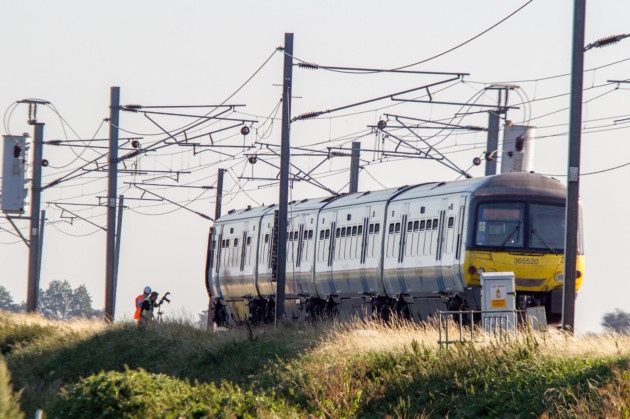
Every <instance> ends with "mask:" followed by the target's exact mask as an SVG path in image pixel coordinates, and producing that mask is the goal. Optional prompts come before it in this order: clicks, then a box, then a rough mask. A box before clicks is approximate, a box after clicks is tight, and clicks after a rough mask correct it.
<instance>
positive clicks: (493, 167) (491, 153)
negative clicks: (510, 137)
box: [486, 93, 500, 176]
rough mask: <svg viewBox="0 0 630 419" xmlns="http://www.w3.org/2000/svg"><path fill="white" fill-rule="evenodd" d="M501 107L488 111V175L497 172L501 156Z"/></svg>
mask: <svg viewBox="0 0 630 419" xmlns="http://www.w3.org/2000/svg"><path fill="white" fill-rule="evenodd" d="M499 94H500V93H499ZM499 106H500V104H499ZM499 109H500V108H499ZM499 109H498V110H496V111H490V112H488V140H487V145H486V150H487V151H486V176H492V175H496V174H497V158H498V156H499V120H500V116H499V112H500V111H499Z"/></svg>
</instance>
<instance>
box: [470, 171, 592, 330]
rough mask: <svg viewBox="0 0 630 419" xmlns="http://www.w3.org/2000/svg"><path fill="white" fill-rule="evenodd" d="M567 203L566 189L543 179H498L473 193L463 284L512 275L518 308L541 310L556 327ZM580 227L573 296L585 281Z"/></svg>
mask: <svg viewBox="0 0 630 419" xmlns="http://www.w3.org/2000/svg"><path fill="white" fill-rule="evenodd" d="M565 200H566V189H565V188H564V186H563V185H562V184H560V183H559V182H558V181H556V180H553V179H549V178H546V177H543V176H522V175H521V176H518V177H516V176H509V177H500V176H497V177H494V178H492V179H491V180H490V181H489V182H487V183H486V184H484V185H483V186H480V187H479V188H477V189H476V190H474V191H473V193H472V195H471V203H470V207H469V220H470V223H469V228H468V231H467V236H466V250H465V257H464V263H463V265H462V269H463V270H464V277H465V280H466V283H467V284H468V285H469V286H470V287H479V285H480V278H481V273H482V272H514V275H515V282H516V292H517V305H518V307H519V308H520V309H525V308H527V307H532V306H544V307H545V311H546V315H547V321H548V322H550V323H555V322H558V321H560V320H561V315H562V298H563V291H562V289H563V286H564V239H565ZM581 224H582V223H581V219H580V228H579V232H578V254H577V266H576V291H577V290H579V289H580V286H581V284H582V279H583V276H584V254H583V240H582V234H581V231H582V228H581ZM475 294H476V293H475Z"/></svg>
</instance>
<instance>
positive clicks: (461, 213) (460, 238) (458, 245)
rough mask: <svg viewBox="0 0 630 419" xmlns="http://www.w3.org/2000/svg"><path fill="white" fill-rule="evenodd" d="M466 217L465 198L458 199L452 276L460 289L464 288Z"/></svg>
mask: <svg viewBox="0 0 630 419" xmlns="http://www.w3.org/2000/svg"><path fill="white" fill-rule="evenodd" d="M465 216H466V197H465V196H462V197H460V198H459V209H458V211H457V219H456V220H455V251H454V255H453V270H454V273H453V276H454V278H455V281H456V283H457V284H458V286H459V287H461V288H462V289H463V288H464V284H465V279H464V269H463V263H464V256H465V255H464V249H465V246H464V224H465Z"/></svg>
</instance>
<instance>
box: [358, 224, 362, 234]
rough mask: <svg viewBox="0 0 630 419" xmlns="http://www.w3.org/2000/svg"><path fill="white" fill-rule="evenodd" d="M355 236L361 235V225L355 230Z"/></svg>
mask: <svg viewBox="0 0 630 419" xmlns="http://www.w3.org/2000/svg"><path fill="white" fill-rule="evenodd" d="M357 234H358V235H361V234H363V225H360V226H359V227H358V228H357Z"/></svg>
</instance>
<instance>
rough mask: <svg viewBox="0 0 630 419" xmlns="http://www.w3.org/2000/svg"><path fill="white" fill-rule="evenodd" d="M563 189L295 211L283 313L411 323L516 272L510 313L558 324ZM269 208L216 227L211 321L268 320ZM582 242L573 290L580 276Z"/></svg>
mask: <svg viewBox="0 0 630 419" xmlns="http://www.w3.org/2000/svg"><path fill="white" fill-rule="evenodd" d="M565 200H566V189H565V187H564V186H563V185H562V184H561V183H560V182H558V181H557V180H555V179H551V178H548V177H545V176H542V175H538V174H534V173H509V174H502V175H495V176H488V177H482V178H474V179H466V180H460V181H453V182H434V183H424V184H418V185H411V186H404V187H400V188H394V189H386V190H381V191H373V192H359V193H353V194H345V195H340V196H331V197H326V198H319V199H309V200H302V201H299V202H292V203H290V204H289V208H288V223H287V243H286V246H287V248H286V250H287V252H286V255H287V258H286V261H285V263H286V264H287V265H286V286H285V296H286V299H285V302H286V303H285V309H286V312H287V315H288V317H289V318H290V319H293V320H296V321H304V320H307V319H313V318H319V317H321V316H324V315H326V314H328V315H337V316H340V317H342V318H350V317H354V316H365V315H379V316H382V317H387V316H389V315H390V314H391V313H397V314H399V315H401V316H403V317H404V318H407V319H413V320H416V321H420V320H425V319H427V317H428V316H430V315H432V314H434V313H435V312H436V311H438V310H441V309H447V308H448V309H460V308H467V309H479V308H480V288H479V287H480V275H481V273H482V272H492V271H497V272H504V271H510V272H514V274H515V279H516V291H517V299H518V307H519V308H521V309H525V308H527V307H531V306H544V307H545V310H546V313H547V317H548V319H549V320H550V321H557V320H558V319H559V316H560V313H561V309H562V285H563V279H564V265H563V264H564V258H563V252H564V249H563V246H564V218H565ZM276 210H277V207H276V206H274V205H271V206H267V207H264V208H257V209H251V208H248V209H244V210H239V211H230V212H229V213H228V214H226V215H225V216H222V217H221V218H220V219H219V220H217V221H216V223H215V226H214V228H213V229H212V236H211V240H210V243H211V244H210V246H209V249H208V252H209V253H208V261H209V262H208V269H207V277H206V284H207V287H208V291H209V294H210V295H211V298H213V299H214V302H215V307H218V308H219V309H220V310H222V311H221V312H220V313H219V311H217V313H215V321H217V322H218V323H220V324H221V323H233V322H239V321H245V320H249V321H252V322H260V321H271V320H272V319H273V317H274V313H275V285H276V282H275V279H274V278H275V269H274V266H275V253H276V252H275V248H274V244H275V242H276V241H275V235H274V231H277V230H275V229H276V228H277V227H276V226H277V220H276V219H275V217H277V211H276ZM582 253H583V252H582V239H581V234H580V235H579V249H578V257H577V266H576V269H577V281H576V288H577V289H579V287H580V285H581V282H582V279H583V273H584V258H583V254H582Z"/></svg>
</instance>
